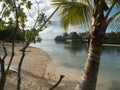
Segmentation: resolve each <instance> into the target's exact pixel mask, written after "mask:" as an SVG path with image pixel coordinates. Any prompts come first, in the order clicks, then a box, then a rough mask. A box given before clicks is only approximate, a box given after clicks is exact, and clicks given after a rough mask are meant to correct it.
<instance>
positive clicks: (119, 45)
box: [102, 44, 120, 47]
mask: <svg viewBox="0 0 120 90" xmlns="http://www.w3.org/2000/svg"><path fill="white" fill-rule="evenodd" d="M102 45H103V46H118V47H120V44H102Z"/></svg>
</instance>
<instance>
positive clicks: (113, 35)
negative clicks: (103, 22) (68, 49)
mask: <svg viewBox="0 0 120 90" xmlns="http://www.w3.org/2000/svg"><path fill="white" fill-rule="evenodd" d="M54 40H55V41H56V42H59V43H88V42H89V33H88V32H84V33H76V32H71V33H70V34H68V33H67V32H65V33H63V35H58V36H56V37H55V39H54ZM103 44H120V32H110V33H106V35H105V37H104V42H103Z"/></svg>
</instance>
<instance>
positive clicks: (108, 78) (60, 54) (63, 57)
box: [33, 41, 120, 90]
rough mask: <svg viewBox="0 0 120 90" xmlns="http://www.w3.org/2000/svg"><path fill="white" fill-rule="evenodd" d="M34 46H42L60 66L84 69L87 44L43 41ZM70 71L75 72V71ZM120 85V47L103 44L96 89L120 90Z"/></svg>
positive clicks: (78, 69)
mask: <svg viewBox="0 0 120 90" xmlns="http://www.w3.org/2000/svg"><path fill="white" fill-rule="evenodd" d="M33 46H36V47H39V48H42V49H43V50H44V51H46V52H47V53H48V54H49V55H51V57H52V58H53V59H54V60H55V61H56V62H57V63H58V64H59V65H60V66H62V67H65V68H67V69H70V70H72V69H74V70H77V71H80V70H83V67H84V64H85V61H86V58H87V54H88V46H87V45H85V44H66V43H64V44H63V43H56V42H54V41H42V42H41V43H38V44H34V45H33ZM71 68H72V69H71ZM70 70H69V71H70ZM69 71H68V72H69ZM70 72H71V73H73V74H74V72H72V71H70ZM119 85H120V47H118V46H103V47H102V55H101V64H100V70H99V76H98V84H97V89H96V90H119V88H120V86H119Z"/></svg>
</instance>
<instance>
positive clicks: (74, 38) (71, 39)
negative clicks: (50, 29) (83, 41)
mask: <svg viewBox="0 0 120 90" xmlns="http://www.w3.org/2000/svg"><path fill="white" fill-rule="evenodd" d="M79 41H80V36H79V35H78V34H77V33H76V32H71V33H70V34H69V35H68V36H66V42H68V43H72V42H79Z"/></svg>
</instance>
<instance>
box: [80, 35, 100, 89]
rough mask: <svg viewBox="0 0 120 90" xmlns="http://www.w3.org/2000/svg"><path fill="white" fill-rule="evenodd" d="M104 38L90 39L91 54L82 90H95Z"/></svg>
mask: <svg viewBox="0 0 120 90" xmlns="http://www.w3.org/2000/svg"><path fill="white" fill-rule="evenodd" d="M101 45H102V38H99V36H98V37H95V38H90V45H89V53H88V57H87V61H86V64H85V68H84V72H83V74H82V76H81V82H80V90H95V89H96V82H97V76H98V71H99V64H100V55H101Z"/></svg>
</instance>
